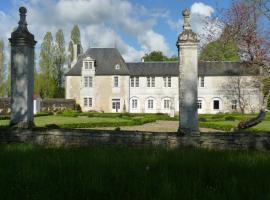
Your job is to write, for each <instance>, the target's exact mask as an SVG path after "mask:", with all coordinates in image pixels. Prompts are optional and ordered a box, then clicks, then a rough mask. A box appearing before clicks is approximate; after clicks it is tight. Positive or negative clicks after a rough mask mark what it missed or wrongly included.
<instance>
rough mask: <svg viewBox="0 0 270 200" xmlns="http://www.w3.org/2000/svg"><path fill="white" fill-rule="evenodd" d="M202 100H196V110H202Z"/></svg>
mask: <svg viewBox="0 0 270 200" xmlns="http://www.w3.org/2000/svg"><path fill="white" fill-rule="evenodd" d="M202 104H203V103H202V99H198V101H197V109H198V110H200V109H202Z"/></svg>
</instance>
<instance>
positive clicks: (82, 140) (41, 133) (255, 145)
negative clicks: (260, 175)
mask: <svg viewBox="0 0 270 200" xmlns="http://www.w3.org/2000/svg"><path fill="white" fill-rule="evenodd" d="M22 142H26V143H33V144H37V145H53V146H86V145H128V146H133V145H135V146H142V145H153V146H156V145H159V146H164V147H168V148H175V147H181V146H185V147H186V146H192V147H198V148H207V149H218V150H225V149H230V150H238V149H242V150H247V149H252V150H262V151H267V150H270V133H258V134H254V133H201V135H197V136H196V135H194V136H177V135H176V134H175V133H151V132H137V131H107V130H104V131H103V130H78V129H65V130H59V129H56V130H48V129H47V130H45V129H39V130H34V131H31V130H8V129H0V143H22Z"/></svg>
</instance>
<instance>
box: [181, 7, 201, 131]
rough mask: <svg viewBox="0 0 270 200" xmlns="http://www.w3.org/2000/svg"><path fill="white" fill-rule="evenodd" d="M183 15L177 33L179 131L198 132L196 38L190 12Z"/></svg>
mask: <svg viewBox="0 0 270 200" xmlns="http://www.w3.org/2000/svg"><path fill="white" fill-rule="evenodd" d="M182 14H183V17H184V26H183V32H182V33H181V34H180V35H179V37H178V41H177V44H176V46H177V48H178V52H179V114H180V123H179V129H178V131H179V133H181V134H199V128H198V110H197V98H198V86H197V82H198V42H199V41H198V38H197V35H196V34H195V33H194V32H193V31H192V30H191V26H190V23H189V20H190V12H189V10H188V9H185V10H183V12H182Z"/></svg>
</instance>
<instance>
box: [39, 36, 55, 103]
mask: <svg viewBox="0 0 270 200" xmlns="http://www.w3.org/2000/svg"><path fill="white" fill-rule="evenodd" d="M53 53H54V52H53V37H52V34H51V32H47V33H46V34H45V36H44V39H43V42H42V44H41V49H40V59H39V66H40V76H39V78H40V88H39V93H40V94H41V96H42V98H52V97H54V92H55V91H54V88H55V84H56V81H55V80H54V79H53V76H54V71H53V66H54V57H53Z"/></svg>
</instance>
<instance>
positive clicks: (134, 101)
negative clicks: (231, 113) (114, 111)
mask: <svg viewBox="0 0 270 200" xmlns="http://www.w3.org/2000/svg"><path fill="white" fill-rule="evenodd" d="M131 108H132V109H137V108H138V99H132V100H131Z"/></svg>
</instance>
